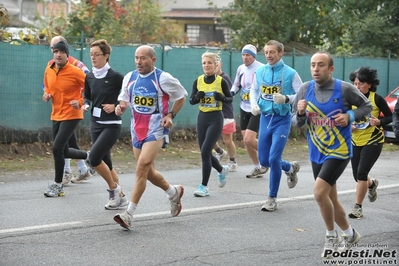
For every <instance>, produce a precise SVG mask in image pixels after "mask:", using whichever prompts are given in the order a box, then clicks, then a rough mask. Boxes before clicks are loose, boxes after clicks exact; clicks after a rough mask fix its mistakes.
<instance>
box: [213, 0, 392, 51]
mask: <svg viewBox="0 0 399 266" xmlns="http://www.w3.org/2000/svg"><path fill="white" fill-rule="evenodd" d="M209 4H210V5H211V6H214V7H215V6H216V5H215V4H213V3H212V2H211V0H209ZM248 18H250V19H248ZM221 22H222V24H224V25H226V26H228V27H230V28H231V29H232V30H233V31H234V33H235V34H232V45H233V46H234V47H236V48H239V47H242V46H243V45H244V44H246V43H253V44H255V45H257V46H258V48H259V47H261V46H263V45H264V44H265V43H266V42H267V41H268V40H270V39H276V40H279V41H281V42H283V43H290V42H299V43H302V44H305V45H308V46H311V47H315V48H323V49H325V50H327V51H329V52H331V53H334V54H347V55H351V54H356V55H359V56H384V57H386V56H387V55H388V52H390V53H391V56H394V57H398V56H399V42H398V41H399V2H398V1H391V0H385V1H384V0H374V1H364V0H324V1H321V0H234V1H233V2H232V3H230V4H229V9H228V10H224V11H222V13H221Z"/></svg>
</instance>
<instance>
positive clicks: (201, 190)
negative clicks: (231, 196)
mask: <svg viewBox="0 0 399 266" xmlns="http://www.w3.org/2000/svg"><path fill="white" fill-rule="evenodd" d="M194 196H196V197H206V196H209V190H208V187H207V186H204V185H203V184H200V185H199V186H198V188H197V190H196V191H194Z"/></svg>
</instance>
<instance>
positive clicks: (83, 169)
mask: <svg viewBox="0 0 399 266" xmlns="http://www.w3.org/2000/svg"><path fill="white" fill-rule="evenodd" d="M76 164H77V165H78V168H79V171H80V172H81V173H83V174H84V173H86V172H87V166H86V164H85V161H84V160H79V161H77V162H76Z"/></svg>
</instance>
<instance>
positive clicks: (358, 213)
mask: <svg viewBox="0 0 399 266" xmlns="http://www.w3.org/2000/svg"><path fill="white" fill-rule="evenodd" d="M349 217H350V218H357V219H359V218H362V217H363V210H362V208H361V207H360V206H359V205H357V204H355V206H353V208H352V211H351V212H350V213H349Z"/></svg>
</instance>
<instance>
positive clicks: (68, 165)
mask: <svg viewBox="0 0 399 266" xmlns="http://www.w3.org/2000/svg"><path fill="white" fill-rule="evenodd" d="M64 172H67V173H72V170H71V159H65V165H64Z"/></svg>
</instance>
